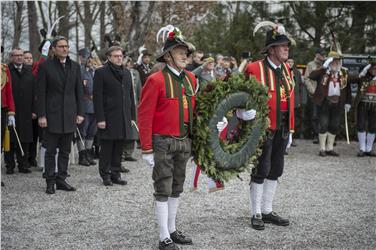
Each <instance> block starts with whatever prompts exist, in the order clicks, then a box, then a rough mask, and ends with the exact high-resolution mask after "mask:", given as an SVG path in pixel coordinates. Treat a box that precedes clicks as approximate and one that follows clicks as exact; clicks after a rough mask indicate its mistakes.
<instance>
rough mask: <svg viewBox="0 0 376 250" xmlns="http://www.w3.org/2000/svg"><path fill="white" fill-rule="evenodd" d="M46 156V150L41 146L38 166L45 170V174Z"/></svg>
mask: <svg viewBox="0 0 376 250" xmlns="http://www.w3.org/2000/svg"><path fill="white" fill-rule="evenodd" d="M45 154H46V148H45V147H42V146H40V150H39V163H38V165H39V166H40V167H41V168H43V173H44V156H45Z"/></svg>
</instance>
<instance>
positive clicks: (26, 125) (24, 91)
mask: <svg viewBox="0 0 376 250" xmlns="http://www.w3.org/2000/svg"><path fill="white" fill-rule="evenodd" d="M8 66H9V70H10V74H11V77H12V90H13V99H14V104H15V107H16V117H15V119H16V129H17V133H18V136H19V138H20V141H21V142H22V143H31V142H33V123H32V118H31V114H32V113H36V111H35V110H34V109H35V106H34V98H35V90H36V89H35V88H36V85H35V77H34V75H33V73H32V69H31V66H27V65H23V66H22V70H21V72H18V70H17V68H16V67H15V66H14V64H9V65H8Z"/></svg>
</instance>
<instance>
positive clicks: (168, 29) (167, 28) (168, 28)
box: [157, 24, 175, 42]
mask: <svg viewBox="0 0 376 250" xmlns="http://www.w3.org/2000/svg"><path fill="white" fill-rule="evenodd" d="M174 29H175V27H174V26H173V25H171V24H169V25H167V26H165V27H162V28H160V29H159V31H158V33H157V42H159V35H160V34H161V33H162V41H163V42H164V41H165V37H166V33H167V35H168V33H169V32H171V31H173V30H174Z"/></svg>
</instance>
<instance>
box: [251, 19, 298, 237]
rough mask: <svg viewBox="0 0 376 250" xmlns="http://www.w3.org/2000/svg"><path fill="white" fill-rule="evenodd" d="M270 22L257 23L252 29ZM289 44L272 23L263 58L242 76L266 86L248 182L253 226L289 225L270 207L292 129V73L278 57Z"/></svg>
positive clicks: (267, 24) (281, 32)
mask: <svg viewBox="0 0 376 250" xmlns="http://www.w3.org/2000/svg"><path fill="white" fill-rule="evenodd" d="M270 23H271V22H263V23H261V24H258V25H257V26H256V28H255V30H254V33H255V32H256V31H257V29H258V28H260V27H263V26H269V25H270ZM290 45H291V38H290V37H288V35H287V33H286V32H285V29H284V27H283V26H282V25H280V24H275V25H274V26H272V30H269V31H268V32H267V33H266V44H265V48H264V49H263V51H262V52H261V53H263V54H267V56H266V58H265V59H263V60H259V61H256V62H252V63H249V64H248V65H247V67H246V69H245V72H244V74H245V76H246V77H255V78H256V80H257V81H258V82H259V83H260V84H262V85H264V86H266V87H268V96H269V101H268V106H269V128H268V130H267V131H266V137H265V141H264V144H263V146H262V153H261V156H260V157H259V158H258V163H257V165H256V166H255V168H254V169H253V171H252V174H251V183H250V199H251V214H252V219H251V225H252V227H253V228H254V229H256V230H263V229H265V226H264V223H273V224H275V225H279V226H287V225H289V220H288V219H284V218H282V217H280V216H279V215H277V214H276V213H275V212H274V211H273V209H272V203H273V198H274V194H275V191H276V189H277V180H278V178H279V177H281V176H282V173H283V168H284V153H285V150H286V145H288V144H291V138H292V133H293V132H294V86H295V83H294V76H293V72H292V71H291V70H290V67H289V66H288V64H286V63H285V62H283V61H282V58H283V57H286V58H285V59H284V60H287V59H288V47H289V46H290ZM271 52H273V54H271ZM277 55H279V57H278V56H277ZM272 60H274V62H275V63H278V64H279V65H276V64H275V63H273V61H272Z"/></svg>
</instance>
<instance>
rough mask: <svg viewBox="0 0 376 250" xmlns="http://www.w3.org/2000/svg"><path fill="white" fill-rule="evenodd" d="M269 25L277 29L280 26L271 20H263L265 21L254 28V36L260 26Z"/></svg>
mask: <svg viewBox="0 0 376 250" xmlns="http://www.w3.org/2000/svg"><path fill="white" fill-rule="evenodd" d="M267 26H269V27H271V28H273V29H275V28H276V27H277V26H278V24H276V23H273V22H271V21H263V22H261V23H259V24H257V25H256V27H255V28H254V29H253V36H255V34H256V32H257V31H258V30H259V29H260V28H262V27H267Z"/></svg>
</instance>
